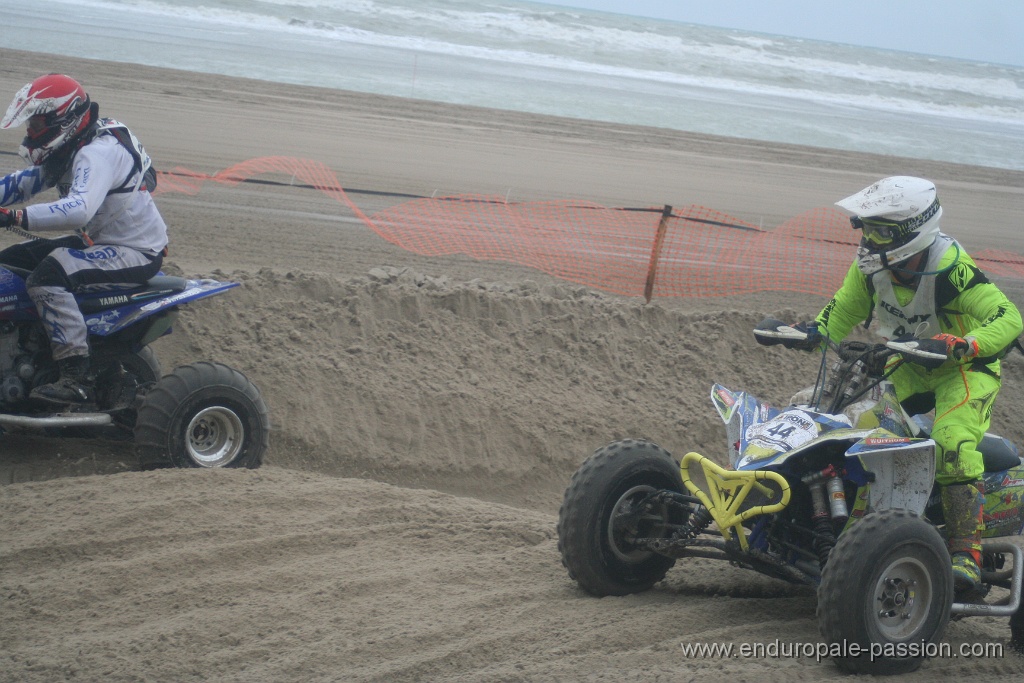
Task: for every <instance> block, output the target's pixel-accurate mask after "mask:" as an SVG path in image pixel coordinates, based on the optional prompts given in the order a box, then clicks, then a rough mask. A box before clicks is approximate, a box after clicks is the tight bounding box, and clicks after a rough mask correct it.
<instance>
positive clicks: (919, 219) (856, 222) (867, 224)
mask: <svg viewBox="0 0 1024 683" xmlns="http://www.w3.org/2000/svg"><path fill="white" fill-rule="evenodd" d="M938 211H939V200H938V199H936V200H935V201H934V202H932V204H931V206H929V207H928V208H927V209H925V210H924V211H923V212H922V213H919V214H918V215H916V216H914V217H912V218H907V219H905V220H902V221H894V220H889V219H885V218H861V217H860V216H851V217H850V225H851V226H852V227H853V229H854V230H861V231H862V232H863V233H864V239H866V240H867V241H868V242H871V243H872V244H874V245H876V246H880V247H881V246H886V245H888V244H892V243H893V242H894V241H895V240H897V239H900V238H902V237H905V236H906V235H909V234H910V233H912V232H914V231H915V230H917V229H918V228H920V227H921V226H922V225H924V224H925V223H927V222H928V221H929V220H931V218H932V216H934V215H935V214H936V213H938Z"/></svg>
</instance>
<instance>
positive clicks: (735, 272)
mask: <svg viewBox="0 0 1024 683" xmlns="http://www.w3.org/2000/svg"><path fill="white" fill-rule="evenodd" d="M265 174H278V175H280V174H284V175H286V176H290V177H291V181H290V182H291V183H292V184H296V183H298V184H301V185H305V186H309V187H311V188H314V189H317V190H320V191H322V192H324V193H326V194H328V195H330V196H332V197H333V198H335V199H336V200H337V201H338V202H339V203H341V204H343V205H345V206H346V207H347V208H348V209H349V210H350V211H352V212H353V213H354V214H355V215H356V216H357V217H358V218H359V219H360V220H362V221H363V222H364V223H365V224H366V226H367V227H368V228H369V229H371V230H373V231H374V232H375V233H377V234H378V235H380V236H381V237H382V238H383V239H385V240H387V241H388V242H391V243H392V244H395V245H397V246H399V247H401V248H403V249H406V250H408V251H411V252H413V253H416V254H420V255H423V256H441V255H454V254H463V255H466V256H470V257H473V258H477V259H482V260H498V261H506V262H510V263H517V264H520V265H524V266H529V267H532V268H536V269H537V270H540V271H543V272H545V273H548V274H549V275H552V276H554V277H557V278H561V279H564V280H567V281H569V282H575V283H578V284H581V285H586V286H588V287H594V288H596V289H601V290H604V291H607V292H612V293H615V294H622V295H626V296H644V297H646V298H647V299H648V300H650V299H651V298H652V297H653V296H663V297H714V296H732V295H739V294H750V293H754V292H764V291H781V292H797V293H804V294H818V295H823V296H828V295H831V294H832V293H833V292H834V291H835V290H836V289H837V288H838V287H839V285H840V283H841V282H842V278H843V276H844V275H845V273H846V270H847V269H848V268H849V265H850V262H851V260H852V258H853V256H854V252H855V249H856V244H857V237H858V233H856V232H855V231H854V230H851V229H850V223H849V220H848V219H847V218H846V216H845V215H844V214H842V213H840V212H839V211H838V210H836V209H833V208H831V207H829V208H821V209H814V210H812V211H808V212H806V213H803V214H800V215H799V216H796V217H794V218H791V219H790V220H788V221H786V222H785V223H784V224H782V225H780V226H778V227H776V228H775V229H772V230H767V229H764V228H762V227H759V226H755V225H752V224H750V223H746V222H744V221H741V220H738V219H736V218H733V217H732V216H729V215H727V214H724V213H721V212H718V211H715V210H713V209H709V208H706V207H702V206H696V205H692V206H687V207H683V208H672V207H669V206H666V207H663V208H658V209H655V208H651V209H615V208H608V207H604V206H600V205H597V204H591V203H585V202H577V201H571V200H565V201H546V202H516V203H509V202H507V201H505V200H504V199H503V198H501V197H490V196H482V195H453V196H443V197H430V198H426V197H423V198H416V199H411V200H408V201H404V202H401V203H399V204H396V205H394V206H391V207H389V208H387V209H384V210H382V211H378V212H376V213H374V214H372V215H369V216H368V215H366V214H365V213H364V212H363V211H362V210H361V209H360V208H359V207H358V206H357V205H356V204H355V202H353V201H352V199H351V198H350V197H349V195H348V193H347V192H346V191H345V190H344V188H343V187H342V186H341V183H340V182H338V179H337V177H336V176H335V174H334V172H333V171H331V170H330V169H329V168H328V167H326V166H325V165H323V164H321V163H319V162H314V161H309V160H304V159H294V158H291V157H262V158H259V159H251V160H249V161H245V162H242V163H240V164H237V165H235V166H232V167H230V168H227V169H224V170H222V171H219V172H218V173H215V174H214V175H204V174H199V173H195V172H192V171H189V170H187V169H182V168H176V169H174V170H172V171H170V172H161V173H160V177H159V182H158V184H157V193H164V192H184V193H188V194H196V193H198V192H199V191H200V190H201V188H202V186H203V184H204V183H206V182H211V181H212V182H217V183H222V184H228V185H234V184H237V183H241V182H246V181H253V179H254V178H255V177H256V176H260V175H265ZM972 256H973V257H974V259H975V261H977V262H978V265H979V266H980V267H981V268H982V269H983V270H984V271H986V272H987V273H989V274H991V275H994V276H1001V277H1011V278H1024V256H1021V255H1020V254H1016V253H1013V252H1002V251H996V250H984V251H980V252H977V253H974V254H972Z"/></svg>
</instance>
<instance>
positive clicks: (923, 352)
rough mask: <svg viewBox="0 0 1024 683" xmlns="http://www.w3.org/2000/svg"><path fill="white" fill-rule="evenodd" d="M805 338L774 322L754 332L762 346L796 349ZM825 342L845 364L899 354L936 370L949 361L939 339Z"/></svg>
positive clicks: (768, 320)
mask: <svg viewBox="0 0 1024 683" xmlns="http://www.w3.org/2000/svg"><path fill="white" fill-rule="evenodd" d="M808 336H809V335H808V333H807V331H806V330H801V329H797V328H796V327H793V326H791V325H787V324H786V323H784V322H782V321H780V320H776V319H775V318H766V319H765V320H763V321H761V323H759V324H758V326H757V327H756V328H754V338H755V339H756V340H757V343H758V344H761V345H762V346H775V345H778V344H781V345H782V346H785V347H786V348H798V347H799V346H800V344H801V343H803V342H807V339H808ZM825 342H826V343H827V344H828V346H829V348H831V349H833V350H834V351H835V352H836V353H837V354H839V357H840V358H842V359H843V360H844V361H853V360H857V359H863V358H864V357H865V356H869V357H871V358H872V359H873V360H875V361H882V362H883V363H884V360H885V359H887V358H889V357H890V356H894V355H897V354H898V355H900V356H902V357H903V359H904V360H906V361H908V362H911V363H915V364H917V365H920V366H922V367H925V368H937V367H939V366H940V365H942V364H943V363H945V362H946V361H947V360H948V359H949V356H948V354H947V352H946V344H945V342H943V341H940V340H938V339H915V338H913V337H900V338H898V339H890V340H887V341H885V342H884V343H881V344H868V343H865V342H855V341H844V342H841V343H836V342H834V341H832V340H831V339H828V338H827V337H826V338H825Z"/></svg>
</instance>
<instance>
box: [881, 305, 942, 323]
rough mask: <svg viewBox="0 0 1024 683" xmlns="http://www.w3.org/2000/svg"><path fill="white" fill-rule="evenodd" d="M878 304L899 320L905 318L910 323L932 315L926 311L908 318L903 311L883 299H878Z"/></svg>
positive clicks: (924, 319) (926, 318)
mask: <svg viewBox="0 0 1024 683" xmlns="http://www.w3.org/2000/svg"><path fill="white" fill-rule="evenodd" d="M878 305H879V306H881V307H882V308H884V309H885V310H886V311H888V312H889V313H891V314H892V315H894V316H896V317H897V318H900V319H901V320H906V321H907V322H908V323H910V324H911V325H915V324H917V323H920V322H924V321H926V320H928V318H930V317H932V316H931V314H930V313H927V314H924V315H915V316H913V317H912V318H908V317H907V316H906V314H905V313H903V311H902V310H900V309H899V308H898V307H896V306H893V305H892V304H890V303H887V302H885V301H879V302H878Z"/></svg>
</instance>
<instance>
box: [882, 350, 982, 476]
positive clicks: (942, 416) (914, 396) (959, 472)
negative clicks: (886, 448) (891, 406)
mask: <svg viewBox="0 0 1024 683" xmlns="http://www.w3.org/2000/svg"><path fill="white" fill-rule="evenodd" d="M970 368H971V365H970V364H967V365H959V366H951V367H942V368H939V369H937V370H926V369H924V368H922V367H920V366H917V365H912V364H910V363H904V364H903V365H901V366H900V367H899V368H898V369H897V370H896V372H894V373H893V375H892V378H891V379H892V382H893V384H894V385H895V386H896V395H897V396H898V397H899V399H900V401H901V402H904V401H906V400H907V399H911V401H910V402H909V403H910V404H914V403H917V402H918V401H919V400H920V399H921V397H922V396H927V395H929V394H931V395H934V399H935V424H934V426H933V427H932V438H933V439H934V440H935V443H936V444H938V449H937V451H938V452H937V453H936V458H937V461H936V467H935V480H936V481H937V482H938V483H939V484H940V485H942V486H949V485H950V484H959V483H964V482H972V481H976V480H978V479H981V475H982V474H984V472H985V465H984V463H983V462H982V457H981V453H980V452H979V451H978V443H979V442H980V441H981V437H982V436H984V435H985V432H986V431H988V427H989V423H990V422H991V419H992V405H993V404H994V403H995V400H996V395H997V394H998V393H999V387H1000V385H1001V382H1000V379H999V363H998V362H994V363H991V364H989V365H988V366H980V368H981V371H979V370H972V369H970ZM984 370H987V372H986V371H984Z"/></svg>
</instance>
